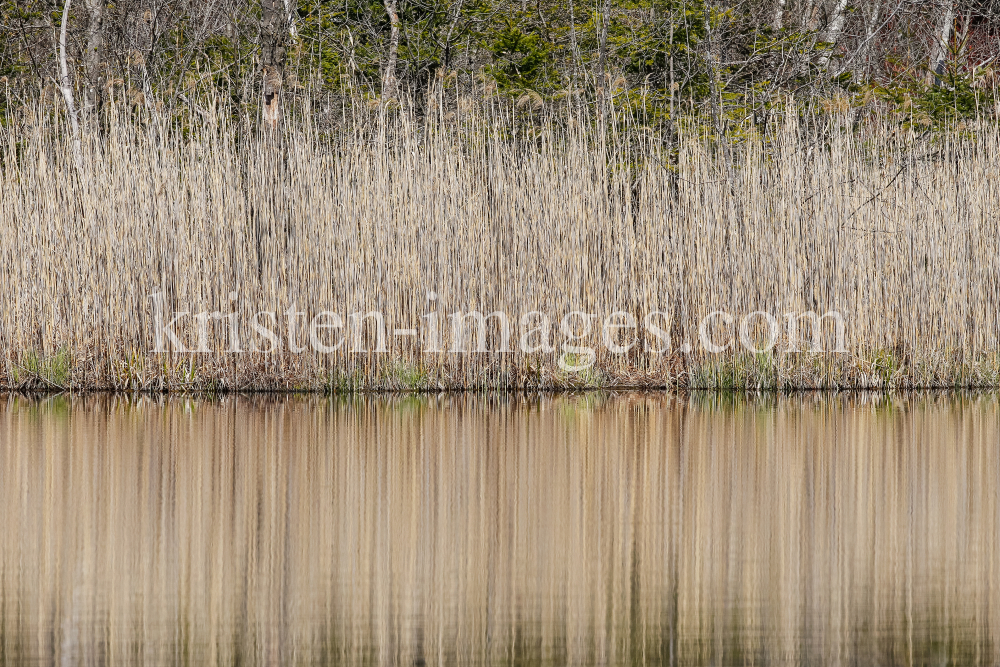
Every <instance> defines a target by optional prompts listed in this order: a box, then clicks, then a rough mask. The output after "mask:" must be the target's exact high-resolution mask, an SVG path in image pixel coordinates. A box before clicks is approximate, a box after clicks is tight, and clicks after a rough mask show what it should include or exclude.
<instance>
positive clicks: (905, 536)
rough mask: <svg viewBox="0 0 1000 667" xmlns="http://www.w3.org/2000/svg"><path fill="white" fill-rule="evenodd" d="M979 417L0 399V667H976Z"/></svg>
mask: <svg viewBox="0 0 1000 667" xmlns="http://www.w3.org/2000/svg"><path fill="white" fill-rule="evenodd" d="M727 399H728V400H727ZM997 409H998V404H997V397H996V396H995V395H992V394H976V395H974V396H971V397H963V396H954V395H950V396H949V395H942V394H939V393H935V394H931V395H928V396H917V395H903V396H894V397H892V398H890V399H886V398H885V397H884V396H883V395H882V394H877V395H865V394H851V395H844V394H841V395H840V396H837V397H825V396H824V397H818V396H816V395H812V394H799V395H795V396H792V397H765V398H764V399H761V400H744V399H743V398H742V396H741V395H739V394H737V395H729V394H716V393H713V394H710V395H708V396H685V395H683V394H665V393H651V394H647V395H636V394H626V395H624V396H622V397H607V396H596V395H594V394H587V395H586V396H583V397H580V396H559V397H555V398H552V397H542V398H535V399H527V398H518V399H514V400H498V399H496V398H491V397H478V396H467V395H451V396H444V397H435V396H416V397H414V396H411V397H408V398H391V399H385V400H384V399H374V400H371V399H338V398H327V399H321V398H318V397H311V398H305V399H283V400H273V399H271V398H266V397H264V398H262V397H259V396H253V397H249V398H247V397H242V396H240V397H230V398H226V399H223V400H221V401H210V402H205V401H198V400H191V399H188V398H183V397H177V398H173V397H169V398H166V399H163V398H160V397H156V398H149V397H139V398H123V397H110V398H106V397H84V398H67V397H56V398H54V399H49V400H41V401H37V400H26V399H24V398H23V397H22V398H17V397H14V398H9V399H8V398H5V399H4V400H3V401H2V402H0V525H3V526H4V529H5V531H6V532H7V539H4V540H0V663H3V664H17V665H20V664H27V663H37V662H44V663H47V664H75V665H89V664H106V665H116V664H146V665H152V664H178V663H182V662H183V663H191V664H205V665H212V664H236V663H239V664H282V665H285V664H303V665H305V664H362V663H364V664H411V665H412V664H683V665H698V664H706V665H708V664H746V663H751V662H752V663H755V664H796V665H800V664H914V665H923V664H961V665H978V664H983V665H987V664H996V662H997V660H998V659H1000V594H998V590H997V589H998V587H1000V541H998V530H1000V484H998V481H1000V450H998V448H997V446H996V444H997V442H998V438H1000V424H998V421H997V418H996V415H997Z"/></svg>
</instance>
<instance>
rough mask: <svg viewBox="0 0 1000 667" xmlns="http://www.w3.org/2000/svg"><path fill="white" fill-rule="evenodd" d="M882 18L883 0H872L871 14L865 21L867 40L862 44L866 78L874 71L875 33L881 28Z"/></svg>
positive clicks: (862, 58) (862, 59)
mask: <svg viewBox="0 0 1000 667" xmlns="http://www.w3.org/2000/svg"><path fill="white" fill-rule="evenodd" d="M880 20H882V0H874V2H872V6H871V9H870V14H869V15H868V20H867V21H865V42H864V44H862V45H861V61H862V62H863V63H864V65H863V66H864V68H865V70H864V79H865V80H867V79H868V77H870V76H871V73H872V66H871V54H872V42H874V41H875V33H877V32H878V30H879V24H878V22H879V21H880Z"/></svg>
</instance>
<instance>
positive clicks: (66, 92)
mask: <svg viewBox="0 0 1000 667" xmlns="http://www.w3.org/2000/svg"><path fill="white" fill-rule="evenodd" d="M69 3H70V0H66V3H65V4H64V5H63V16H62V27H61V28H60V30H59V90H60V91H61V92H62V96H63V100H64V101H65V102H66V117H67V118H68V119H69V128H70V132H71V133H72V137H71V141H72V142H73V162H74V163H75V164H76V168H77V169H82V168H83V152H82V151H81V149H80V123H79V121H78V120H77V116H76V105H75V104H74V103H73V82H72V80H71V79H70V78H69V67H68V66H67V64H66V24H67V23H68V22H69Z"/></svg>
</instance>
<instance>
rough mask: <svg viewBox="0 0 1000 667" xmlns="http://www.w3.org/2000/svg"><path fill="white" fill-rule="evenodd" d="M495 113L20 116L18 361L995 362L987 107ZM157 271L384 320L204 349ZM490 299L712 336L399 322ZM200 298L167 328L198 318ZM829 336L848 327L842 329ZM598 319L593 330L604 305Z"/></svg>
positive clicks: (940, 382) (5, 365)
mask: <svg viewBox="0 0 1000 667" xmlns="http://www.w3.org/2000/svg"><path fill="white" fill-rule="evenodd" d="M478 113H479V114H480V115H475V114H476V112H475V111H474V110H470V111H468V112H467V113H465V115H464V116H462V117H461V118H458V119H457V120H455V119H452V121H450V122H449V123H448V124H447V125H435V124H433V123H430V124H427V123H424V124H416V123H414V122H413V120H412V119H411V118H409V117H407V116H406V115H405V114H404V113H402V112H400V113H399V114H398V115H397V116H396V117H395V118H394V119H392V120H390V121H387V122H386V123H385V124H383V125H377V124H376V125H373V126H367V125H355V126H351V127H350V128H349V129H346V130H344V131H342V132H340V133H338V134H336V135H335V136H323V137H320V136H317V134H316V133H315V132H314V131H313V129H312V127H311V126H310V124H309V123H308V120H307V121H303V122H301V123H299V124H295V123H293V122H290V123H289V125H288V127H286V128H285V131H284V134H283V135H282V136H281V137H280V138H275V137H266V136H260V135H258V134H256V133H254V132H249V131H247V130H245V128H240V127H235V126H232V125H229V124H227V123H226V122H225V121H223V120H220V119H215V118H211V117H210V118H204V117H197V118H194V119H192V124H191V125H190V126H187V127H184V128H182V129H178V130H163V129H162V128H160V129H157V128H158V126H156V125H155V124H149V125H144V124H141V123H138V122H135V121H134V120H132V119H125V118H118V117H116V116H115V112H114V109H112V110H111V112H110V113H109V117H108V121H107V123H106V125H105V126H104V127H103V129H101V130H100V131H98V130H97V129H93V128H92V129H84V130H83V136H82V151H83V160H82V167H81V168H77V167H76V166H75V165H74V161H73V159H72V157H71V153H72V151H71V149H70V146H69V141H68V139H67V138H66V133H65V132H64V131H63V128H61V127H60V120H59V114H58V111H57V110H56V109H51V108H44V107H36V108H33V109H29V110H25V111H23V112H21V114H20V115H19V116H17V117H11V118H8V119H7V121H8V122H7V123H6V124H5V125H4V126H3V129H0V141H2V149H0V160H2V165H3V169H2V173H0V281H2V284H3V286H4V289H3V291H2V295H0V313H2V318H3V319H2V322H0V365H2V373H0V384H2V385H4V386H6V387H8V388H18V387H29V386H35V387H59V388H68V387H74V388H114V389H152V390H160V389H217V390H226V389H250V390H252V389H282V390H287V389H328V390H348V389H427V388H459V387H464V388H512V387H579V386H622V385H644V386H677V385H683V386H694V387H715V388H724V387H733V388H739V387H742V388H779V389H783V388H807V387H808V388H815V387H890V386H891V387H915V386H923V387H930V386H956V385H962V386H972V385H989V386H996V385H997V384H998V378H1000V361H998V349H1000V348H998V345H997V343H998V319H997V318H998V313H1000V289H998V276H1000V272H998V269H1000V239H998V235H997V215H998V212H1000V205H998V204H1000V169H998V163H997V158H996V156H997V155H1000V150H998V149H1000V128H998V127H997V126H996V125H995V124H984V125H980V126H976V127H974V128H972V129H967V130H965V131H964V132H963V133H962V134H951V135H939V136H936V137H933V138H914V137H913V136H912V134H908V133H905V132H900V131H898V130H897V129H896V128H894V127H892V126H890V125H888V124H878V123H875V124H873V125H872V126H871V127H870V128H867V129H866V131H865V132H864V133H862V134H860V135H858V134H851V133H849V132H844V131H833V132H827V133H826V134H821V133H818V132H816V131H811V130H806V129H804V128H803V126H802V125H801V124H800V123H799V121H798V120H797V119H796V118H794V117H789V118H788V119H787V120H786V121H785V123H784V126H783V127H782V128H780V129H778V130H776V131H775V132H774V134H773V135H771V136H767V137H763V138H760V137H758V138H751V139H748V140H746V141H744V142H742V143H740V144H735V145H728V144H723V143H721V142H718V141H714V140H711V139H705V138H703V137H702V136H699V134H698V133H696V132H686V133H685V132H682V133H681V136H680V138H679V141H678V143H677V144H676V145H675V146H670V147H667V146H665V145H663V144H661V143H658V142H656V141H654V140H652V139H649V137H648V135H646V134H643V133H642V132H641V130H640V129H638V128H636V129H628V130H624V131H611V130H607V131H604V130H599V129H593V128H594V127H596V125H595V124H592V123H588V122H568V123H558V122H556V121H555V120H553V119H550V120H549V121H544V122H540V123H534V124H530V121H527V122H528V123H529V124H527V125H525V124H524V123H525V122H526V121H525V120H524V118H525V117H524V110H523V109H521V110H514V111H513V112H512V113H513V114H515V116H516V118H514V117H505V116H503V115H502V114H501V113H499V112H497V113H494V114H492V115H490V114H485V113H484V112H478ZM668 149H669V150H668ZM671 150H675V151H676V152H674V153H671ZM158 292H162V293H163V294H164V298H165V302H166V305H167V308H168V309H170V310H175V311H190V312H192V313H194V312H200V311H209V312H213V311H218V312H220V313H223V314H225V313H237V315H238V318H239V321H240V322H241V323H242V324H243V326H244V331H246V330H247V329H249V322H250V321H251V318H252V316H253V314H254V313H257V312H258V311H275V312H277V313H284V312H285V311H286V310H287V309H288V308H289V307H290V306H293V305H294V306H295V307H296V309H297V310H299V311H302V312H305V313H307V315H306V319H308V318H310V317H312V316H313V315H314V314H315V313H317V312H320V311H323V310H332V311H337V312H340V313H341V314H342V315H346V314H347V313H350V312H356V311H358V312H368V311H372V310H379V311H381V312H382V313H383V314H384V316H385V319H386V326H387V328H388V331H389V335H388V337H387V338H388V340H387V344H388V348H389V349H388V352H386V353H383V354H369V353H360V354H359V353H352V352H350V351H348V350H345V349H341V350H340V351H338V352H336V353H332V354H319V353H315V352H306V353H302V354H292V353H290V352H289V351H288V350H287V349H286V350H284V351H282V352H281V353H278V354H264V353H252V352H241V353H226V352H225V348H226V346H227V344H228V343H227V339H226V337H225V335H224V332H223V330H222V328H221V326H220V328H218V329H213V332H214V333H213V336H212V342H211V346H212V348H213V352H211V353H202V354H156V353H154V352H153V351H152V350H153V346H154V323H153V309H152V306H153V301H152V299H151V296H152V295H153V294H156V293H158ZM432 292H433V293H434V294H435V295H436V296H437V298H436V299H435V300H433V301H432V300H428V298H427V295H428V294H429V293H432ZM473 309H476V310H479V311H481V312H484V313H488V312H491V311H495V310H502V311H505V312H507V313H509V314H510V316H511V318H512V319H514V320H515V321H516V318H517V316H518V315H519V314H521V313H524V312H527V311H532V310H540V311H543V312H545V313H548V314H550V315H551V317H552V318H553V320H554V321H553V342H554V343H555V344H556V345H557V346H558V345H559V344H560V343H561V342H562V339H561V338H560V337H559V326H558V325H559V322H558V320H559V318H560V317H562V315H564V314H565V313H567V312H569V311H571V310H580V311H587V312H591V313H597V314H599V315H601V316H602V317H603V316H605V315H607V314H610V313H612V312H614V311H627V312H629V313H634V314H636V316H637V318H638V319H640V321H641V318H642V316H643V315H644V314H645V313H649V312H651V311H656V310H658V311H663V312H665V313H667V316H666V317H667V318H668V320H669V324H668V325H667V326H666V329H667V330H669V331H670V334H671V340H672V343H673V346H674V349H675V350H676V349H677V348H678V347H679V346H680V343H682V342H690V343H691V344H693V345H694V349H693V351H691V352H690V353H684V352H676V351H675V352H671V353H670V354H657V353H654V352H650V351H647V350H645V349H643V345H642V344H641V343H640V345H639V346H638V348H637V349H634V350H633V351H631V352H630V353H629V354H625V355H612V354H610V353H608V352H607V351H601V352H599V354H598V357H597V363H596V364H595V365H594V367H593V368H591V369H589V370H588V371H586V372H583V373H572V372H566V371H563V370H561V369H560V368H559V366H558V365H557V363H556V360H557V359H558V357H559V355H560V354H561V352H562V351H561V350H560V349H557V350H556V351H555V352H553V353H542V354H530V355H525V354H523V353H521V352H520V351H513V352H508V353H486V354H467V355H456V354H450V353H447V352H445V353H432V354H430V353H426V352H422V351H421V349H420V347H419V345H418V344H417V342H416V341H414V340H413V339H412V338H408V337H405V336H404V337H397V336H393V335H392V331H393V329H394V328H409V327H415V326H418V325H421V323H422V321H421V319H420V318H421V316H422V315H425V314H427V313H429V312H432V311H437V312H440V313H442V314H444V313H453V312H456V311H468V310H473ZM714 310H726V311H728V312H731V313H734V314H736V315H737V316H738V317H739V316H742V315H745V314H748V313H751V312H753V311H758V310H763V311H767V312H770V313H772V314H775V315H777V316H779V317H780V316H782V314H783V313H786V312H805V311H810V310H813V311H817V312H819V313H823V312H825V311H828V310H838V311H840V312H841V313H843V314H844V316H845V317H846V318H847V323H848V341H847V342H848V352H847V353H840V354H837V353H829V352H824V353H814V352H811V351H810V350H809V349H808V346H807V345H804V344H803V341H794V342H793V341H787V340H782V341H781V342H780V343H779V345H778V346H777V347H776V348H775V349H774V350H773V351H770V352H767V353H763V354H751V353H747V352H746V351H744V350H741V349H732V350H729V351H727V352H724V353H721V354H717V355H716V354H708V353H706V352H704V351H703V350H701V349H699V346H698V345H697V342H698V323H699V321H700V320H701V318H703V317H704V316H705V315H707V314H708V313H710V312H712V311H714ZM191 324H192V323H191V321H190V319H189V320H187V322H186V323H185V324H184V325H183V326H179V327H178V328H177V330H178V334H179V335H180V336H181V337H186V338H185V340H188V341H191V340H194V335H195V334H194V327H193V326H191ZM300 324H301V322H300ZM760 333H761V332H760V331H754V332H753V335H754V336H758V335H759V334H760ZM304 339H305V340H308V335H307V333H306V332H305V330H304V326H300V328H299V332H298V340H299V341H302V340H304ZM513 340H514V341H515V342H516V341H517V332H515V334H514V337H513ZM495 342H496V341H495V340H494V341H492V343H495ZM825 343H826V344H827V345H828V349H829V348H832V341H831V340H830V336H827V340H826V341H825ZM581 344H588V343H587V342H585V343H581ZM589 344H590V345H593V346H594V347H598V346H600V345H601V339H600V330H599V329H595V331H594V335H593V336H592V337H591V339H590V340H589ZM513 348H514V349H515V350H516V349H517V345H516V343H515V344H514V345H513ZM793 348H794V350H795V351H791V352H789V351H788V350H789V349H793ZM445 349H447V341H446V346H445ZM53 360H55V361H53Z"/></svg>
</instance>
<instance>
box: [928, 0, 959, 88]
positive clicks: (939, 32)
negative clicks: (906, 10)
mask: <svg viewBox="0 0 1000 667" xmlns="http://www.w3.org/2000/svg"><path fill="white" fill-rule="evenodd" d="M938 7H939V11H940V14H939V16H938V23H937V29H936V30H935V31H934V40H935V42H934V46H933V47H932V48H931V61H930V63H929V64H930V69H931V72H930V74H929V78H930V79H931V81H933V82H934V83H935V85H941V75H942V74H944V64H945V62H946V61H947V59H948V48H949V44H950V43H951V30H952V27H953V26H954V24H955V3H954V2H953V1H952V0H941V2H940V3H939V4H938Z"/></svg>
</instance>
